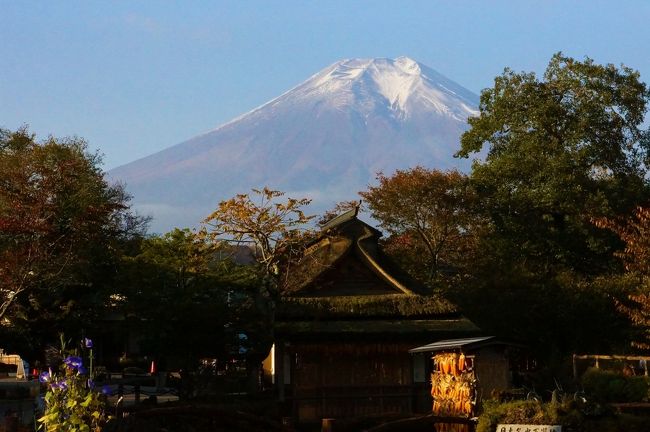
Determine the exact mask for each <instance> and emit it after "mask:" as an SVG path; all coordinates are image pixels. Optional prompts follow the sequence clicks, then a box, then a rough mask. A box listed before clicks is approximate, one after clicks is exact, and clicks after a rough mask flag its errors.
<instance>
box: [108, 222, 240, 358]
mask: <svg viewBox="0 0 650 432" xmlns="http://www.w3.org/2000/svg"><path fill="white" fill-rule="evenodd" d="M230 267H231V266H230V265H229V263H228V262H226V261H223V260H221V259H219V251H218V247H217V246H216V245H215V244H213V243H211V242H209V241H207V240H206V239H205V238H203V237H201V236H199V235H197V234H195V233H193V232H191V231H190V230H188V229H184V230H181V229H175V230H173V231H171V232H168V233H166V234H164V235H162V236H153V237H149V238H146V239H143V240H142V242H141V243H140V247H139V251H138V253H137V254H136V255H135V256H125V257H124V258H123V262H122V266H121V269H120V276H119V283H118V284H116V287H117V290H116V291H115V292H114V295H113V299H114V304H113V307H114V308H115V309H117V310H118V311H120V312H121V313H122V314H124V316H126V317H127V319H128V320H130V321H131V322H132V324H133V328H134V329H137V331H138V333H139V335H140V337H141V338H142V340H141V349H142V350H143V351H145V352H146V353H148V354H152V355H154V356H155V358H156V359H163V358H166V359H169V361H176V362H180V363H181V364H180V365H177V366H178V367H183V368H187V367H189V366H191V365H193V363H194V362H195V361H196V359H198V358H199V357H201V356H203V357H221V356H222V355H223V354H224V344H225V334H224V325H225V324H227V323H228V322H229V321H230V320H232V317H233V316H234V315H235V314H236V313H237V312H240V313H241V311H234V310H233V311H231V310H230V309H229V305H230V303H231V302H230V301H229V300H228V299H229V293H230V291H231V290H233V289H235V288H236V287H237V286H238V285H237V284H236V283H234V282H233V281H231V280H229V277H230V273H231V268H230Z"/></svg>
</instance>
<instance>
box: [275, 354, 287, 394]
mask: <svg viewBox="0 0 650 432" xmlns="http://www.w3.org/2000/svg"><path fill="white" fill-rule="evenodd" d="M274 357H275V359H274V362H275V385H276V386H277V388H278V400H279V401H280V402H284V399H285V396H284V342H282V341H276V343H275V347H274Z"/></svg>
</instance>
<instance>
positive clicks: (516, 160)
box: [458, 53, 650, 274]
mask: <svg viewBox="0 0 650 432" xmlns="http://www.w3.org/2000/svg"><path fill="white" fill-rule="evenodd" d="M649 97H650V93H649V92H648V89H647V87H646V85H645V84H644V83H643V82H641V81H640V80H639V74H638V72H635V71H633V70H631V69H629V68H627V67H624V66H623V67H621V68H620V69H619V68H616V67H615V66H613V65H611V64H610V65H606V66H602V65H597V64H595V63H594V62H593V61H592V60H590V59H588V58H587V59H586V60H585V61H582V62H580V61H576V60H574V59H572V58H569V57H565V56H563V55H562V54H560V53H558V54H556V55H554V56H553V57H552V59H551V61H550V63H549V65H548V67H547V69H546V72H545V73H544V76H543V78H542V79H538V78H537V76H536V75H535V74H534V73H515V72H513V71H511V70H509V69H506V70H505V72H504V73H503V75H501V76H498V77H497V78H495V80H494V87H493V88H488V89H486V90H484V91H483V92H482V94H481V103H480V115H479V116H477V117H472V118H470V119H469V124H470V126H471V128H470V130H468V131H467V132H465V133H464V134H463V136H462V137H461V150H460V152H459V153H458V155H459V156H463V157H467V156H468V155H470V154H471V153H474V152H479V151H480V150H481V149H483V148H484V147H487V156H486V158H485V161H484V162H475V163H474V166H473V170H472V174H471V179H472V182H473V184H474V185H475V186H476V188H477V190H478V192H479V194H480V196H481V200H482V205H483V206H484V208H485V211H486V214H487V216H488V217H489V219H490V221H491V222H492V224H493V229H494V232H495V235H496V237H497V238H498V239H499V241H500V242H505V243H506V244H507V248H506V249H508V250H509V251H510V252H509V253H512V254H514V255H515V256H514V257H512V258H513V259H515V260H517V261H519V262H527V263H528V264H527V265H535V266H536V267H537V270H536V271H542V272H544V271H551V272H552V271H553V268H556V267H557V266H561V267H564V268H569V269H576V270H578V271H580V272H583V273H586V274H594V273H598V272H602V271H605V270H607V269H608V268H609V267H610V265H611V264H612V259H611V257H612V250H613V249H614V248H615V247H617V246H618V245H617V243H616V242H613V241H612V236H611V235H610V233H607V232H606V231H605V230H602V229H599V228H597V227H595V226H594V225H593V224H592V223H591V222H590V220H591V218H593V217H602V216H608V217H611V216H615V215H621V214H629V212H630V211H631V210H632V209H633V208H634V207H635V206H636V205H637V204H638V203H640V202H642V201H644V200H646V199H647V198H648V196H649V188H648V183H647V181H646V174H647V171H646V165H645V163H646V162H647V161H648V157H649V154H648V151H649V149H650V147H649V145H650V141H649V134H648V131H647V130H644V129H642V123H643V119H644V114H645V112H646V109H647V103H648V98H649ZM501 250H502V251H503V250H504V249H503V248H501ZM492 252H493V253H494V252H495V251H492Z"/></svg>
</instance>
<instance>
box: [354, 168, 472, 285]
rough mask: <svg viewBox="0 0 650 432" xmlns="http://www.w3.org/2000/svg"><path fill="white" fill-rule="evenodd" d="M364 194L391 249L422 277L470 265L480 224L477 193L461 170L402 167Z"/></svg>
mask: <svg viewBox="0 0 650 432" xmlns="http://www.w3.org/2000/svg"><path fill="white" fill-rule="evenodd" d="M377 180H378V182H379V184H378V185H377V186H369V187H368V190H367V191H363V192H360V193H359V194H360V195H361V197H363V199H364V200H365V202H366V203H367V205H368V208H369V209H370V212H371V214H372V216H373V217H374V218H375V219H376V220H378V221H379V225H380V226H381V227H382V228H384V229H385V230H386V231H388V233H389V234H390V235H391V237H390V238H389V240H388V241H387V242H386V251H387V252H388V253H390V254H391V255H392V256H393V257H395V259H396V260H397V261H398V262H400V264H402V265H403V266H404V267H405V268H407V269H409V270H410V271H411V273H412V274H413V275H414V276H416V277H418V278H419V279H420V280H421V281H422V282H425V283H428V284H435V283H436V282H441V281H442V279H445V278H448V276H450V275H455V274H457V273H458V272H459V271H462V269H463V268H464V267H465V265H466V264H467V260H468V259H469V257H470V256H471V255H472V250H473V249H474V245H475V243H476V233H477V230H478V227H479V226H480V225H481V220H480V217H478V216H477V214H476V212H475V209H474V206H475V205H476V194H475V193H474V191H473V189H472V188H471V185H470V183H469V181H468V178H467V177H466V176H465V175H464V174H462V173H460V172H458V171H439V170H435V169H426V168H423V167H415V168H412V169H408V170H397V171H396V172H395V173H394V174H393V175H392V176H390V177H387V176H385V175H384V174H382V173H380V174H379V175H378V176H377Z"/></svg>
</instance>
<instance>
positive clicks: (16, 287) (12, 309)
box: [0, 128, 146, 325]
mask: <svg viewBox="0 0 650 432" xmlns="http://www.w3.org/2000/svg"><path fill="white" fill-rule="evenodd" d="M100 162H101V161H100V158H99V156H98V155H96V154H91V153H89V152H88V151H87V146H86V143H85V142H84V141H83V140H81V139H76V138H75V139H56V138H52V137H50V138H48V139H47V140H45V141H44V142H42V143H38V142H36V141H35V137H34V136H33V135H32V134H30V133H29V132H28V131H27V129H26V128H22V129H19V130H18V131H16V132H10V131H7V130H0V322H1V323H2V324H4V325H8V324H12V325H14V324H16V323H17V322H18V321H21V320H22V321H23V322H26V323H28V324H29V323H30V322H32V321H34V320H36V319H37V318H38V319H45V317H49V318H52V319H63V318H64V317H66V316H67V317H71V318H73V319H75V320H78V319H80V315H79V314H91V313H96V312H97V310H96V309H93V308H92V307H91V304H94V305H97V303H101V299H100V298H99V296H98V290H99V285H101V284H104V283H105V282H106V281H107V280H108V279H110V275H111V274H112V273H114V272H115V269H114V266H115V264H116V260H117V249H118V243H119V242H120V241H121V240H123V239H125V238H126V237H128V236H129V235H130V234H129V233H131V234H133V233H136V232H138V233H142V231H143V229H144V226H145V225H146V223H145V221H144V220H142V219H140V218H138V217H136V216H134V215H133V214H131V213H130V212H129V211H128V196H127V195H126V194H125V192H124V190H123V189H122V187H119V186H110V185H108V183H107V182H106V181H105V179H104V176H103V173H102V171H101V169H100Z"/></svg>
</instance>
